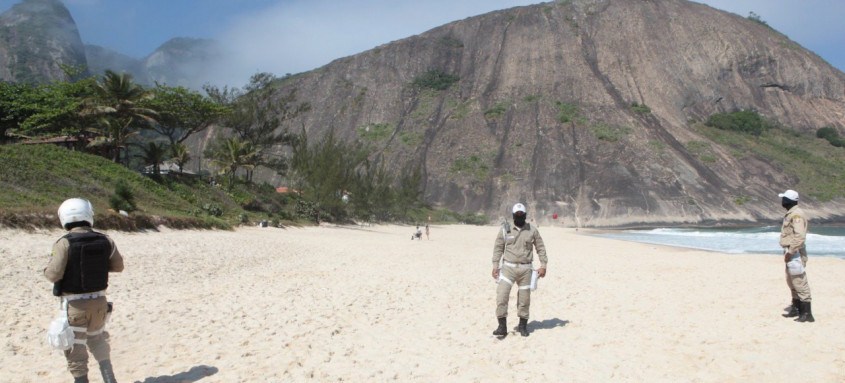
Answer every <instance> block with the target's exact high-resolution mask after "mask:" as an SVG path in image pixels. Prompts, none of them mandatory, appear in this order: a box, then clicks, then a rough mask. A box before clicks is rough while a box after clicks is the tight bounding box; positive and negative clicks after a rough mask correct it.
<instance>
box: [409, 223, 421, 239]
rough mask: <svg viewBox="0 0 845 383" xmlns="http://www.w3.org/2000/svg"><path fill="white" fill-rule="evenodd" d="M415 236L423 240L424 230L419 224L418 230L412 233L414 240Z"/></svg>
mask: <svg viewBox="0 0 845 383" xmlns="http://www.w3.org/2000/svg"><path fill="white" fill-rule="evenodd" d="M414 238H416V239H419V240H422V230H420V227H419V226H417V231H415V232H414V234H412V235H411V240H412V241H413V240H414Z"/></svg>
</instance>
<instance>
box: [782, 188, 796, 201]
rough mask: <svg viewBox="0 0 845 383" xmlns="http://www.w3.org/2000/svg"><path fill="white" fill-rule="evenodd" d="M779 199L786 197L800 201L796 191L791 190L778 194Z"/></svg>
mask: <svg viewBox="0 0 845 383" xmlns="http://www.w3.org/2000/svg"><path fill="white" fill-rule="evenodd" d="M778 197H781V198H783V197H786V198H789V199H791V200H793V201H798V192H797V191H795V190H792V189H789V190H787V191H785V192H783V193H780V194H778Z"/></svg>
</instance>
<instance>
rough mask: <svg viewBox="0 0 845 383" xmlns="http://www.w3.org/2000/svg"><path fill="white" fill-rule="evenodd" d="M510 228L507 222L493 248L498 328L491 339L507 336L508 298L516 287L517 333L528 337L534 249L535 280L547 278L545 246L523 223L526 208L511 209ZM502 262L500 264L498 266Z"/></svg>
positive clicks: (520, 205)
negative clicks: (513, 287)
mask: <svg viewBox="0 0 845 383" xmlns="http://www.w3.org/2000/svg"><path fill="white" fill-rule="evenodd" d="M512 210H513V225H514V227H513V228H511V226H510V224H508V223H507V222H506V223H505V224H503V225H502V228H501V230H499V234H498V236H497V237H496V243H495V245H494V246H493V279H498V286H497V287H496V318H497V319H498V321H499V327H498V328H496V330H495V331H493V335H496V336H499V337H504V336H506V335H507V334H508V330H507V317H508V298H509V296H510V291H511V287H512V286H513V285H517V287H518V288H519V290H518V291H517V295H516V297H517V298H516V301H517V303H516V305H517V315H518V316H519V325H518V326H517V331H519V333H520V334H521V335H522V336H528V308H529V306H530V304H531V290H530V285H531V274H532V272H533V271H534V264H533V261H534V259H533V258H534V257H533V253H534V249H536V250H537V258H539V259H540V268H539V269H538V270H537V273H538V276H539V277H541V278H543V277H545V276H546V263H547V262H548V259H547V258H546V246H545V245H544V244H543V238H542V237H541V236H540V232H539V231H537V228H536V227H533V226H531V224H530V223H528V222H526V221H525V220H526V218H527V217H528V212H527V211H526V209H525V205H523V204H521V203H518V204H516V205H513V209H512ZM500 261H501V264H500V263H499V262H500Z"/></svg>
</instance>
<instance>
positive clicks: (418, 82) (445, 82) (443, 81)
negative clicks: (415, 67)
mask: <svg viewBox="0 0 845 383" xmlns="http://www.w3.org/2000/svg"><path fill="white" fill-rule="evenodd" d="M458 80H460V77H458V76H455V75H452V74H449V73H446V72H444V71H441V70H435V69H432V70H430V71H427V72H425V73H423V74H421V75H419V76H417V77H416V78H414V81H413V82H412V83H411V85H413V86H414V87H415V88H417V89H433V90H438V91H439V90H446V89H449V87H451V86H452V84H454V83H456V82H458Z"/></svg>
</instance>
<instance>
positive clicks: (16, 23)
mask: <svg viewBox="0 0 845 383" xmlns="http://www.w3.org/2000/svg"><path fill="white" fill-rule="evenodd" d="M62 65H67V66H71V67H78V68H84V67H85V65H86V61H85V49H84V47H83V45H82V40H81V39H80V38H79V31H78V30H77V28H76V23H75V22H74V21H73V18H72V17H71V15H70V12H68V10H67V8H65V6H64V5H63V4H62V3H61V2H60V1H59V0H24V1H22V2H21V3H19V4H17V5H15V6H13V7H12V8H11V9H9V10H8V11H6V12H4V13H3V14H0V80H3V81H11V82H29V83H43V82H49V81H51V80H56V79H59V80H66V76H65V73H64V71H63V69H62V67H61V66H62Z"/></svg>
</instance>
